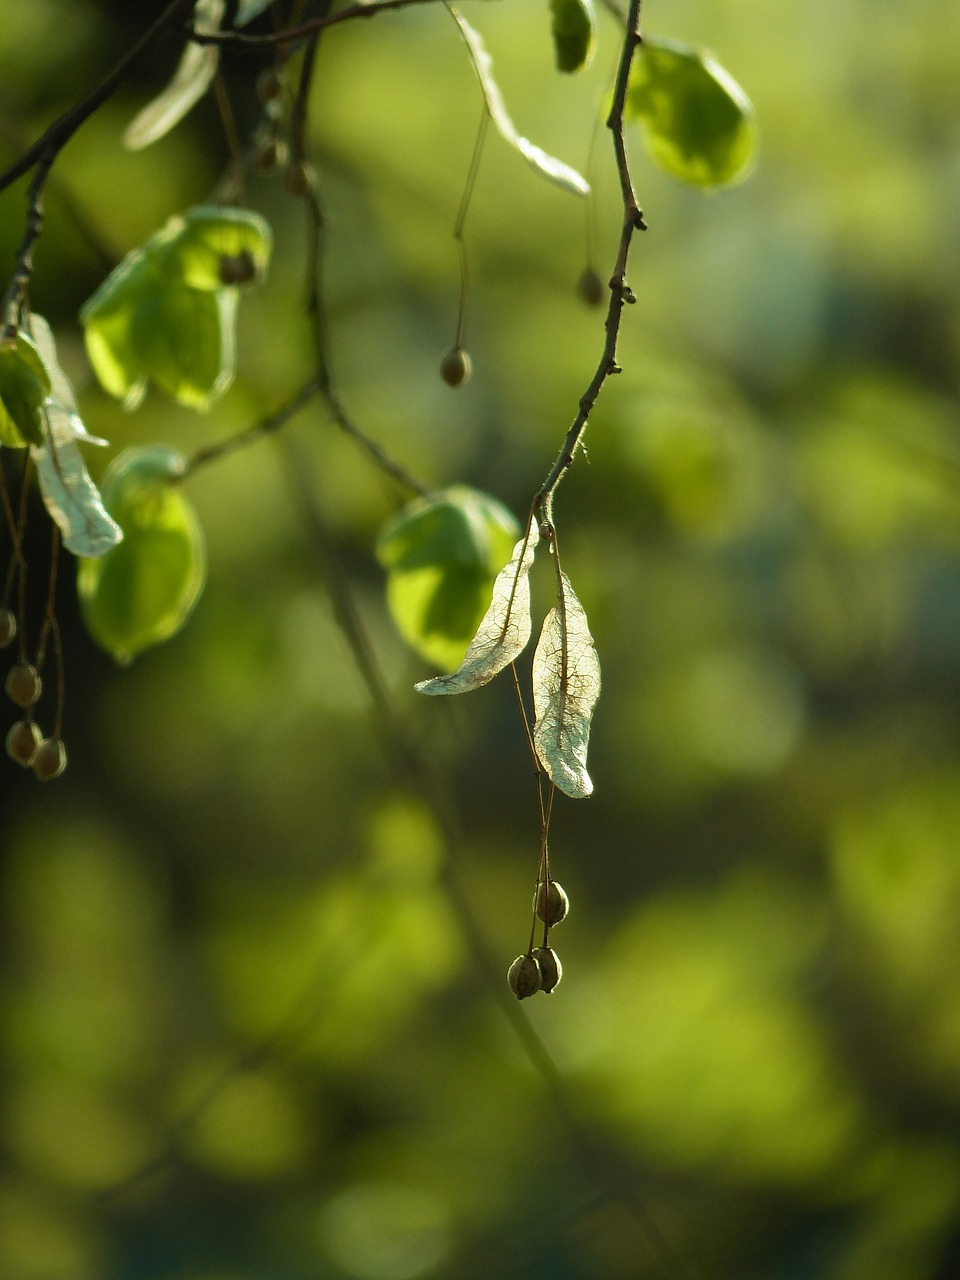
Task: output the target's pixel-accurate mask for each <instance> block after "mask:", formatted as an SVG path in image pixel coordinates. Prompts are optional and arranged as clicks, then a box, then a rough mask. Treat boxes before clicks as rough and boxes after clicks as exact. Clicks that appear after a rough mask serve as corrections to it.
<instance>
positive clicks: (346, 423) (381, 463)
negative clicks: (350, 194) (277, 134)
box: [293, 35, 430, 496]
mask: <svg viewBox="0 0 960 1280" xmlns="http://www.w3.org/2000/svg"><path fill="white" fill-rule="evenodd" d="M316 53H317V36H316V35H314V36H313V38H312V39H311V40H310V42H309V44H308V46H307V49H306V50H305V52H304V61H303V66H302V67H301V72H300V84H299V86H298V88H297V96H296V101H295V103H294V112H293V131H294V137H295V138H296V139H297V143H296V145H297V149H298V150H299V151H300V153H301V154H302V155H304V156H306V155H307V153H308V149H309V140H308V133H307V127H306V107H307V99H308V95H309V90H310V83H311V80H312V76H313V67H314V63H315V60H316ZM304 204H305V206H306V209H307V314H308V316H309V317H310V321H311V325H312V329H313V350H314V362H315V365H316V380H317V385H318V387H319V390H320V394H321V396H322V397H323V399H324V401H325V402H326V405H327V409H328V411H329V413H330V417H331V418H332V419H333V421H334V423H335V424H336V425H337V426H338V427H339V428H340V430H341V431H342V432H343V433H344V435H347V436H349V437H350V439H351V440H353V441H354V442H355V443H356V444H358V445H359V446H360V448H361V449H362V450H363V451H364V453H366V454H367V456H368V457H369V458H372V459H373V461H374V462H375V463H376V465H377V466H378V467H379V468H380V470H381V471H383V472H384V474H386V475H388V476H389V477H390V478H391V479H392V480H394V481H396V483H397V484H399V485H400V486H401V488H403V489H406V490H407V492H408V493H413V494H417V495H419V496H423V495H425V494H427V493H429V492H430V490H429V488H428V486H427V485H425V484H422V483H421V481H419V480H418V479H417V478H416V477H415V476H414V475H412V474H411V472H410V471H408V470H407V468H406V467H404V466H403V465H402V464H401V463H399V462H397V461H396V459H394V458H392V457H390V455H389V454H388V453H387V452H386V451H385V450H384V449H383V447H382V446H381V445H379V444H378V443H377V442H376V441H375V440H373V439H371V437H370V436H368V435H367V434H366V432H364V431H362V430H361V429H360V428H359V427H358V426H357V425H356V423H355V422H354V421H353V419H352V418H351V417H350V415H349V414H348V413H347V410H346V408H345V407H344V404H343V402H342V400H341V399H340V396H339V395H338V393H337V391H336V388H335V387H334V384H333V375H332V372H331V369H330V356H329V351H328V346H327V331H328V325H327V323H326V314H325V307H324V288H323V263H324V255H323V249H324V232H325V230H326V217H325V215H324V209H323V203H322V200H321V196H320V190H319V187H318V183H317V178H316V174H313V173H311V175H310V180H309V183H308V186H307V190H306V192H305V194H304Z"/></svg>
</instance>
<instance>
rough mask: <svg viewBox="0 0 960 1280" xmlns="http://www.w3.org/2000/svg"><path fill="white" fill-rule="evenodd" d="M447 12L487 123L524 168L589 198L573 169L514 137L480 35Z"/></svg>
mask: <svg viewBox="0 0 960 1280" xmlns="http://www.w3.org/2000/svg"><path fill="white" fill-rule="evenodd" d="M450 12H451V13H452V14H453V18H454V21H455V22H456V24H457V26H458V27H459V28H460V34H461V36H462V37H463V42H464V44H465V45H466V46H467V49H468V50H469V53H470V61H471V62H472V63H473V69H474V71H475V72H476V75H477V80H478V81H479V82H480V89H481V91H482V93H483V99H484V102H485V103H486V106H487V110H488V111H489V113H490V119H491V120H492V121H493V123H494V125H495V127H496V129H497V131H498V133H499V134H500V136H501V137H502V138H503V139H504V141H505V142H509V144H510V146H511V147H514V148H515V149H516V150H517V151H519V153H520V154H521V155H522V156H523V158H524V160H526V162H527V164H529V165H532V166H533V168H534V169H536V170H537V171H538V172H539V173H541V174H542V175H543V176H544V177H545V178H549V180H550V181H551V182H555V183H556V184H557V186H560V187H563V188H564V190H565V191H570V192H572V193H573V195H576V196H585V195H588V194H589V192H590V186H589V184H588V183H587V182H586V181H584V179H583V178H582V177H581V176H580V174H579V173H577V171H576V169H572V168H571V167H570V165H568V164H564V162H563V161H562V160H558V159H557V158H556V157H555V156H551V155H548V154H547V153H546V151H544V150H543V148H542V147H538V146H536V144H535V143H533V142H531V141H530V139H529V138H524V137H522V136H521V135H520V134H519V133H517V130H516V127H515V126H514V123H513V121H512V120H511V119H510V113H509V112H508V111H507V108H506V104H505V103H504V101H503V94H502V93H501V92H500V86H499V85H498V84H497V82H496V80H495V79H494V77H493V59H492V58H491V57H490V54H489V53H488V52H487V49H486V45H484V43H483V40H482V39H481V37H480V34H479V32H477V31H475V30H474V28H473V27H471V25H470V23H469V22H467V21H466V19H465V18H464V17H463V16H462V15H461V14H459V13H458V12H457V11H456V10H455V9H451V10H450Z"/></svg>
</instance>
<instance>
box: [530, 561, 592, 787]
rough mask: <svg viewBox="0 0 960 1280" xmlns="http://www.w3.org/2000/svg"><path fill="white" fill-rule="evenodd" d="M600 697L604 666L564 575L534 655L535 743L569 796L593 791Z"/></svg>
mask: <svg viewBox="0 0 960 1280" xmlns="http://www.w3.org/2000/svg"><path fill="white" fill-rule="evenodd" d="M599 697H600V662H599V660H598V658H597V651H596V648H595V647H594V643H593V637H592V636H591V634H590V627H589V625H588V623H587V615H586V613H585V612H584V610H583V605H582V604H581V603H580V601H579V600H578V599H577V597H576V595H575V593H574V590H573V587H571V585H570V580H569V578H568V577H567V575H566V574H565V573H561V574H560V602H559V604H558V605H557V606H556V607H555V608H553V609H551V610H550V612H549V613H548V614H547V616H546V618H545V619H544V623H543V630H542V631H541V632H540V639H539V641H538V642H537V648H536V651H535V652H534V655H533V706H534V711H535V713H536V724H535V725H534V729H533V742H534V746H535V747H536V749H537V755H538V756H539V757H540V762H541V763H542V765H543V767H544V768H545V769H546V771H547V773H548V774H549V776H550V779H551V780H552V781H553V782H554V783H555V784H556V785H557V786H558V787H559V788H560V790H561V791H564V792H566V794H567V795H568V796H573V797H574V798H575V799H582V798H583V797H584V796H588V795H590V793H591V791H593V783H592V781H591V780H590V775H589V774H588V773H587V744H588V742H589V740H590V722H591V720H592V718H593V708H594V707H595V706H596V703H597V699H598V698H599Z"/></svg>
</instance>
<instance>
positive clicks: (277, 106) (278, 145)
mask: <svg viewBox="0 0 960 1280" xmlns="http://www.w3.org/2000/svg"><path fill="white" fill-rule="evenodd" d="M257 97H258V98H259V99H260V102H261V103H262V105H263V120H262V122H261V124H260V127H259V128H258V129H257V132H256V134H255V137H254V146H253V167H254V168H255V169H256V170H257V172H258V173H260V174H263V175H264V176H265V177H269V176H271V175H272V174H275V173H280V172H281V170H282V171H283V184H284V186H285V187H286V189H287V190H288V191H289V192H290V194H291V195H292V196H297V197H300V198H302V197H304V196H308V195H309V194H310V193H311V191H312V190H313V185H314V176H313V172H312V170H311V168H310V166H309V165H308V164H306V162H305V161H304V160H302V159H298V158H297V157H296V156H294V157H293V158H291V155H290V147H289V146H288V145H287V141H286V138H285V137H284V132H285V130H286V128H287V125H288V123H289V122H288V121H287V119H286V117H287V115H288V108H289V106H290V104H291V102H292V99H293V95H292V91H291V89H290V86H289V84H288V83H287V79H286V76H285V74H284V71H283V67H282V66H281V65H280V64H277V65H275V66H271V67H266V68H265V69H264V70H263V71H261V72H260V75H259V76H258V77H257Z"/></svg>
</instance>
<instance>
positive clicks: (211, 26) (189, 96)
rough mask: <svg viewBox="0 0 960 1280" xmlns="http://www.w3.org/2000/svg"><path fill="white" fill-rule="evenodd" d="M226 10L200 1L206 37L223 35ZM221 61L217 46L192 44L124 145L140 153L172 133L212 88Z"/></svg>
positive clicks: (215, 0) (199, 23)
mask: <svg viewBox="0 0 960 1280" xmlns="http://www.w3.org/2000/svg"><path fill="white" fill-rule="evenodd" d="M225 8H226V5H225V3H224V0H197V4H196V6H195V8H194V14H193V24H194V27H195V28H196V30H197V31H200V32H203V33H204V34H210V33H213V32H216V31H219V29H220V22H221V20H222V18H223V13H224V10H225ZM219 60H220V50H219V49H218V48H217V46H216V45H206V44H196V43H195V42H193V41H188V42H187V46H186V48H185V49H184V51H183V56H182V57H181V59H180V62H179V63H178V65H177V69H176V71H175V72H174V73H173V79H172V80H171V81H170V83H169V84H168V85H167V86H166V88H165V89H163V90H162V91H161V92H160V93H159V94H158V95H157V97H155V98H154V99H153V101H152V102H149V103H147V105H146V106H145V107H144V108H143V110H142V111H140V112H138V114H137V115H136V116H134V118H133V120H131V121H130V124H129V125H128V126H127V129H126V132H125V133H124V135H123V145H124V146H125V147H127V148H128V149H129V150H131V151H139V150H141V149H142V148H143V147H149V146H150V145H151V143H154V142H157V141H158V140H159V139H160V138H162V137H163V136H164V134H167V133H169V132H170V130H171V129H172V128H173V127H174V125H177V124H179V123H180V121H181V120H182V119H183V117H184V116H185V115H186V114H187V112H188V111H190V110H191V108H192V107H194V106H195V105H196V104H197V103H198V102H199V101H200V99H201V98H202V97H203V95H204V94H205V93H206V92H207V90H208V89H209V88H210V85H211V84H212V82H213V78H214V76H215V75H216V74H217V65H218V63H219Z"/></svg>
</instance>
